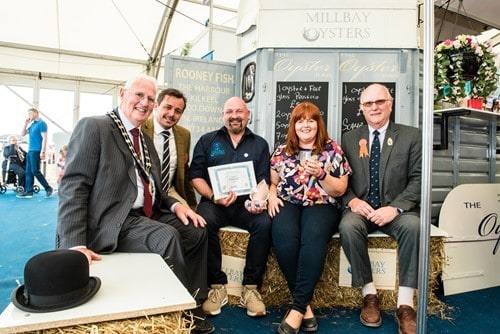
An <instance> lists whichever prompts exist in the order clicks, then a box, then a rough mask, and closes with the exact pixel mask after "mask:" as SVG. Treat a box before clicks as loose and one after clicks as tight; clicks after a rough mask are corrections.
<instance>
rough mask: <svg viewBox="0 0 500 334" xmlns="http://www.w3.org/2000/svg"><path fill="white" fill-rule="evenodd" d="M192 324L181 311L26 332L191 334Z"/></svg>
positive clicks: (55, 333)
mask: <svg viewBox="0 0 500 334" xmlns="http://www.w3.org/2000/svg"><path fill="white" fill-rule="evenodd" d="M192 324H193V319H192V316H183V312H180V311H179V312H171V313H167V314H160V315H152V316H144V317H139V318H131V319H123V320H113V321H106V322H98V323H94V324H85V325H74V326H68V327H62V328H51V329H44V330H38V331H32V332H26V334H62V333H64V334H123V333H134V334H167V333H168V334H189V333H190V332H191V329H192V328H193V325H192Z"/></svg>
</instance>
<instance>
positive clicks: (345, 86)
mask: <svg viewBox="0 0 500 334" xmlns="http://www.w3.org/2000/svg"><path fill="white" fill-rule="evenodd" d="M371 84H372V83H371V82H344V83H342V134H344V133H346V132H348V131H350V130H352V129H355V128H359V127H361V126H362V125H364V124H366V121H365V118H364V116H363V113H362V112H361V110H360V107H359V102H360V101H359V98H360V96H361V93H362V92H363V91H364V90H365V88H366V87H368V86H369V85H371ZM381 84H383V85H385V86H386V87H387V88H389V92H390V93H391V95H392V96H393V97H395V96H396V83H395V82H381ZM395 105H396V103H395V101H394V102H393V104H392V113H391V121H393V122H394V114H395V112H396V110H395V109H394V106H395Z"/></svg>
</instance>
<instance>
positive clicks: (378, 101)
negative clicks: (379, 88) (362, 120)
mask: <svg viewBox="0 0 500 334" xmlns="http://www.w3.org/2000/svg"><path fill="white" fill-rule="evenodd" d="M387 101H390V99H380V100H376V101H367V102H363V103H361V105H362V106H363V107H365V108H370V107H371V106H372V105H373V104H376V105H377V107H381V106H382V105H383V104H384V103H386V102H387Z"/></svg>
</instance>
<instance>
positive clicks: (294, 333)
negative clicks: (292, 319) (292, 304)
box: [278, 311, 299, 334]
mask: <svg viewBox="0 0 500 334" xmlns="http://www.w3.org/2000/svg"><path fill="white" fill-rule="evenodd" d="M288 313H290V311H288V312H286V314H285V316H284V317H283V320H281V323H280V325H279V327H278V333H279V334H298V333H299V329H298V328H293V327H292V326H290V325H289V324H288V323H287V322H286V317H287V316H288Z"/></svg>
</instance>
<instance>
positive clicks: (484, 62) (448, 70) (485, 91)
mask: <svg viewBox="0 0 500 334" xmlns="http://www.w3.org/2000/svg"><path fill="white" fill-rule="evenodd" d="M497 84H498V75H497V68H496V66H495V55H494V53H493V50H492V47H491V45H490V44H489V43H488V42H484V43H479V42H478V41H477V39H476V38H475V37H474V36H471V35H458V36H457V37H456V38H455V40H449V39H448V40H446V41H444V42H442V43H439V44H438V45H437V46H436V48H435V49H434V101H436V102H437V101H443V102H451V103H457V102H458V100H459V99H463V98H466V97H471V98H480V99H483V98H486V97H487V96H488V95H489V94H490V93H491V92H493V91H494V90H495V89H496V88H497Z"/></svg>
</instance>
